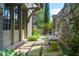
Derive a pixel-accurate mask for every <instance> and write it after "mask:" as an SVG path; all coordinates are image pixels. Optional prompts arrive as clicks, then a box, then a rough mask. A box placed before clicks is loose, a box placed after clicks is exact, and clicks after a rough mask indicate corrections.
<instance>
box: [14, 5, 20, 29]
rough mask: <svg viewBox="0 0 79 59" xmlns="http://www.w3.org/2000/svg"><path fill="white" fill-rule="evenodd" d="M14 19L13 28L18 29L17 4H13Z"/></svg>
mask: <svg viewBox="0 0 79 59" xmlns="http://www.w3.org/2000/svg"><path fill="white" fill-rule="evenodd" d="M14 19H15V30H18V29H19V19H18V5H17V4H16V5H15V10H14Z"/></svg>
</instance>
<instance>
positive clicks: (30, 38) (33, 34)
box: [28, 29, 40, 41]
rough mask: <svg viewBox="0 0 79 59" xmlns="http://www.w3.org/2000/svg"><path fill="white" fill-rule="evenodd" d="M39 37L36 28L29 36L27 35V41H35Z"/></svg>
mask: <svg viewBox="0 0 79 59" xmlns="http://www.w3.org/2000/svg"><path fill="white" fill-rule="evenodd" d="M39 37H40V33H39V31H37V29H33V32H32V36H29V37H28V40H29V41H37V39H38V38H39Z"/></svg>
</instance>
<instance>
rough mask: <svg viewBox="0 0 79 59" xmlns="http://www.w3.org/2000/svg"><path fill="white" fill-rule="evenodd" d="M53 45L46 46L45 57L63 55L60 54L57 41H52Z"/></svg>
mask: <svg viewBox="0 0 79 59" xmlns="http://www.w3.org/2000/svg"><path fill="white" fill-rule="evenodd" d="M50 43H51V45H46V46H44V47H43V53H42V55H43V56H59V55H62V53H61V52H60V49H59V46H58V43H57V42H56V41H51V42H50Z"/></svg>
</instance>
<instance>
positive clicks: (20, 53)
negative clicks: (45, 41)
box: [14, 51, 24, 56]
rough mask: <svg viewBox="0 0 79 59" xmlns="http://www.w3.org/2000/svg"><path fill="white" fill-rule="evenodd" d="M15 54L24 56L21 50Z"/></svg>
mask: <svg viewBox="0 0 79 59" xmlns="http://www.w3.org/2000/svg"><path fill="white" fill-rule="evenodd" d="M14 56H24V53H23V52H21V51H18V52H17V53H15V54H14Z"/></svg>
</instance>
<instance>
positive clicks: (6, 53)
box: [0, 49, 24, 56]
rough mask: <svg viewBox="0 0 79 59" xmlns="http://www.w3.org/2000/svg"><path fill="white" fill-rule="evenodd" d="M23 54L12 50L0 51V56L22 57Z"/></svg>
mask: <svg viewBox="0 0 79 59" xmlns="http://www.w3.org/2000/svg"><path fill="white" fill-rule="evenodd" d="M23 55H24V53H23V52H21V51H18V52H15V51H14V50H13V49H4V50H2V51H0V56H23Z"/></svg>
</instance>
